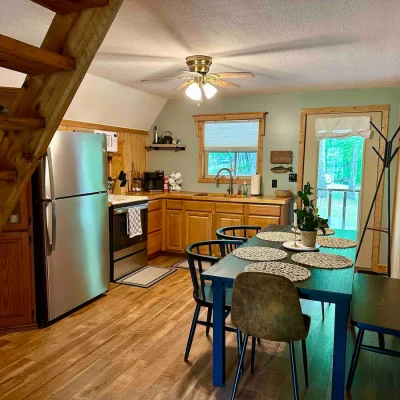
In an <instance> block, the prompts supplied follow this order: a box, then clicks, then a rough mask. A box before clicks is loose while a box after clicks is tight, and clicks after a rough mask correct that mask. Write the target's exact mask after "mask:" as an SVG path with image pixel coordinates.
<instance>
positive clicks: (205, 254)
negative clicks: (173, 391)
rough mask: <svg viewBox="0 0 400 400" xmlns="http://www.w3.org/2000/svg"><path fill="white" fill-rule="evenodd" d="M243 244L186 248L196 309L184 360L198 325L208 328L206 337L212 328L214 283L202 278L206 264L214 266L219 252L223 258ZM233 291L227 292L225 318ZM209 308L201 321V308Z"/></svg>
mask: <svg viewBox="0 0 400 400" xmlns="http://www.w3.org/2000/svg"><path fill="white" fill-rule="evenodd" d="M242 244H243V241H241V240H209V241H205V242H198V243H193V244H190V245H189V246H187V247H186V249H185V253H186V257H187V260H188V263H189V271H190V276H191V278H192V285H193V298H194V300H195V302H196V308H195V311H194V315H193V320H192V324H191V327H190V332H189V337H188V341H187V345H186V351H185V357H184V360H185V361H187V360H188V358H189V354H190V349H191V347H192V343H193V338H194V334H195V331H196V326H197V325H203V326H206V335H208V334H209V332H210V328H212V326H213V324H212V321H211V320H212V306H213V300H212V283H211V282H205V281H204V279H203V277H202V276H201V274H202V272H203V271H204V266H205V264H208V265H209V266H211V265H214V264H215V263H216V262H218V261H219V258H218V257H217V256H215V254H216V253H217V250H219V252H220V253H221V256H222V257H225V256H226V255H228V254H229V253H230V252H231V251H232V250H234V249H235V248H237V247H239V246H240V245H242ZM231 302H232V289H229V288H227V289H226V291H225V318H226V317H228V315H229V314H230V312H231ZM202 307H205V308H207V321H199V314H200V311H201V308H202ZM225 329H226V330H227V331H230V332H237V330H236V329H235V328H231V327H229V326H226V327H225Z"/></svg>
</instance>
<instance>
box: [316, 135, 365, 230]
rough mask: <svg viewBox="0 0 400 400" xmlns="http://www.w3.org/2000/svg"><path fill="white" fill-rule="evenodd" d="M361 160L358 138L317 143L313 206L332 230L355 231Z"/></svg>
mask: <svg viewBox="0 0 400 400" xmlns="http://www.w3.org/2000/svg"><path fill="white" fill-rule="evenodd" d="M363 158H364V139H363V138H361V137H356V136H351V137H347V138H342V139H331V138H328V139H324V140H321V141H320V142H319V152H318V176H317V193H316V194H317V206H318V209H319V213H320V215H323V216H327V218H328V220H329V227H331V228H333V229H342V230H347V231H353V232H354V233H357V231H358V230H359V220H360V193H361V182H362V173H363ZM354 236H355V237H357V236H356V235H354Z"/></svg>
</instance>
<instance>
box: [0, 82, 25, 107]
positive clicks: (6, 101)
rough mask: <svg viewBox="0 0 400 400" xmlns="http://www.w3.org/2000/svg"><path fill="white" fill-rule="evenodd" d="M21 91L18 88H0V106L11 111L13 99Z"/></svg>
mask: <svg viewBox="0 0 400 400" xmlns="http://www.w3.org/2000/svg"><path fill="white" fill-rule="evenodd" d="M20 91H21V89H19V88H13V87H2V86H0V106H2V107H4V108H7V109H8V110H12V109H13V108H14V103H15V99H16V98H17V96H18V93H19V92H20Z"/></svg>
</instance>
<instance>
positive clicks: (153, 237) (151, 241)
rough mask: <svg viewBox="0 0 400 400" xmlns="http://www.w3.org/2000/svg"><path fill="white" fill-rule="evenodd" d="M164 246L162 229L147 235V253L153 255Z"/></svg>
mask: <svg viewBox="0 0 400 400" xmlns="http://www.w3.org/2000/svg"><path fill="white" fill-rule="evenodd" d="M161 248H162V231H158V232H153V233H150V234H149V235H148V237H147V254H148V255H151V254H154V253H156V252H157V251H161Z"/></svg>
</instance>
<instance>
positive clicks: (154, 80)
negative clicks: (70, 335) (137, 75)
mask: <svg viewBox="0 0 400 400" xmlns="http://www.w3.org/2000/svg"><path fill="white" fill-rule="evenodd" d="M175 79H193V77H192V76H177V77H175V78H154V79H142V80H141V81H140V82H156V81H172V80H175Z"/></svg>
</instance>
